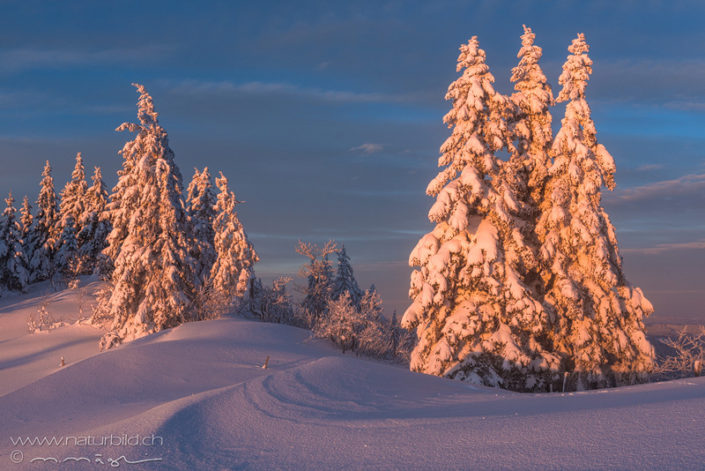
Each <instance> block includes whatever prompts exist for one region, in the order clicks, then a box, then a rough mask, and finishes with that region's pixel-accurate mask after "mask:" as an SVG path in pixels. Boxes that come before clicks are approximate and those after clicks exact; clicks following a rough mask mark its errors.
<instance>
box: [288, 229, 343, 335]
mask: <svg viewBox="0 0 705 471" xmlns="http://www.w3.org/2000/svg"><path fill="white" fill-rule="evenodd" d="M336 249H337V247H336V243H335V242H333V241H332V240H330V241H328V242H326V244H325V245H324V246H323V247H319V246H317V245H316V244H311V243H307V242H302V241H299V244H298V246H297V247H296V252H297V253H299V254H301V255H303V256H304V257H307V258H308V259H309V260H310V263H309V264H308V265H305V266H304V267H303V268H302V269H301V275H303V276H305V277H306V287H305V288H304V291H303V292H304V299H303V301H302V302H301V307H302V308H303V309H304V311H305V314H306V316H307V317H308V324H309V325H308V326H306V327H309V328H311V327H314V326H315V325H316V323H317V322H318V321H319V320H320V319H322V318H325V317H326V316H327V314H328V303H329V302H330V300H331V293H332V291H333V266H332V264H331V261H330V259H329V256H330V255H331V254H332V253H335V252H336Z"/></svg>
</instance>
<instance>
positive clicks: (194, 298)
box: [93, 84, 258, 349]
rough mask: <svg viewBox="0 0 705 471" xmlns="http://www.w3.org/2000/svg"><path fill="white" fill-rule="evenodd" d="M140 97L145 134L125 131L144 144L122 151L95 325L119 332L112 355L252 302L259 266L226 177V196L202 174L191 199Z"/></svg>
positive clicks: (112, 338)
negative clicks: (249, 292) (126, 344)
mask: <svg viewBox="0 0 705 471" xmlns="http://www.w3.org/2000/svg"><path fill="white" fill-rule="evenodd" d="M135 87H136V88H137V91H138V93H139V94H140V97H139V100H138V103H137V108H138V112H137V117H138V119H139V124H136V123H124V124H122V125H121V126H120V127H118V128H117V130H118V131H129V132H133V133H136V134H137V135H136V137H135V138H134V139H133V140H131V141H129V142H127V143H126V144H125V146H124V147H123V149H122V150H121V151H120V154H121V155H122V158H123V164H122V169H121V170H120V171H119V172H118V182H117V184H116V185H115V188H113V191H112V194H111V195H110V202H109V204H108V206H107V209H106V212H107V213H108V215H109V220H110V222H111V224H112V230H111V232H110V234H109V235H108V237H107V247H106V248H105V250H104V254H105V256H106V258H107V262H106V265H109V266H108V267H107V268H106V269H105V272H106V276H107V280H108V283H107V286H106V287H105V288H104V289H103V290H101V292H100V293H99V295H98V304H97V306H96V309H95V312H94V315H93V321H94V322H96V323H100V324H107V325H108V326H109V332H108V333H107V334H106V335H105V336H103V338H102V339H101V343H100V346H101V348H102V349H106V348H110V347H112V346H114V345H117V344H119V343H121V342H123V341H127V340H132V339H135V338H138V337H141V336H144V335H147V334H150V333H153V332H157V331H160V330H162V329H165V328H169V327H174V326H176V325H179V324H181V323H183V322H186V321H192V320H199V319H203V318H205V317H210V316H212V314H213V313H214V312H217V311H219V310H223V309H228V308H229V307H230V306H231V305H232V304H233V303H234V302H235V301H236V300H237V299H240V298H242V297H243V295H244V293H245V290H246V288H247V285H248V281H249V279H250V277H251V276H252V273H253V265H254V264H255V263H256V262H257V261H258V257H257V254H256V253H255V250H254V248H253V246H252V244H251V243H250V242H249V241H248V239H247V235H246V234H245V231H244V229H243V227H242V224H241V223H240V221H239V219H238V216H237V212H236V210H235V209H236V205H237V204H238V201H237V198H236V197H235V194H234V193H233V192H232V191H231V190H230V189H229V187H228V180H227V179H226V178H225V177H224V176H223V175H222V173H221V175H220V177H219V178H216V186H217V188H218V190H219V192H218V194H217V195H216V194H215V190H214V188H213V184H212V180H211V176H210V174H209V172H208V169H207V168H205V169H203V170H202V171H198V170H196V173H195V175H194V177H193V179H192V181H191V183H190V184H189V186H188V188H187V191H186V195H185V197H184V194H183V190H182V188H183V184H182V177H181V173H180V171H179V168H178V166H177V165H176V163H175V161H174V153H173V151H172V150H171V148H170V147H169V139H168V135H167V132H166V131H165V130H164V128H162V127H161V126H160V125H159V121H158V114H157V112H156V111H155V109H154V103H153V101H152V97H151V96H150V95H149V94H148V93H147V91H146V90H145V88H144V87H143V86H142V85H138V84H135Z"/></svg>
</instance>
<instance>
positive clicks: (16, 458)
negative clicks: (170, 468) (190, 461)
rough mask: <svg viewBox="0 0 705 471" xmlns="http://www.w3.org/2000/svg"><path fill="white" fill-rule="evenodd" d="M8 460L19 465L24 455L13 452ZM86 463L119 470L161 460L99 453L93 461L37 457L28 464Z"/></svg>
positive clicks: (83, 458)
mask: <svg viewBox="0 0 705 471" xmlns="http://www.w3.org/2000/svg"><path fill="white" fill-rule="evenodd" d="M10 460H11V461H12V462H13V463H15V464H19V463H21V462H22V461H24V455H23V454H22V452H21V451H20V450H15V451H13V452H12V453H11V454H10ZM71 461H73V462H86V463H95V464H103V465H105V464H108V465H110V467H112V468H119V467H120V465H121V464H123V463H124V464H142V463H151V462H155V461H162V458H145V459H141V460H129V459H127V457H125V455H122V456H120V457H118V458H110V457H106V458H103V455H102V454H100V453H96V454H95V455H94V456H93V459H91V458H88V457H87V456H67V457H66V458H63V459H59V458H56V457H54V456H37V457H34V458H32V459H31V460H29V462H30V463H35V462H42V463H68V462H71Z"/></svg>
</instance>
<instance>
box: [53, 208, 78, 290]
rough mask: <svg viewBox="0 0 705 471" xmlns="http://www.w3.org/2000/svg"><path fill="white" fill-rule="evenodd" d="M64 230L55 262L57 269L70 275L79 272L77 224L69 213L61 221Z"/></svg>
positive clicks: (72, 275) (57, 248)
mask: <svg viewBox="0 0 705 471" xmlns="http://www.w3.org/2000/svg"><path fill="white" fill-rule="evenodd" d="M61 226H62V230H61V236H59V240H58V244H57V246H56V254H55V255H54V264H55V266H56V269H57V270H58V271H59V272H60V273H62V274H64V275H66V276H70V277H75V275H77V274H78V257H77V256H78V240H77V239H76V224H75V222H74V219H73V216H72V215H71V214H70V213H69V214H67V215H66V217H65V218H64V220H63V221H62V222H61Z"/></svg>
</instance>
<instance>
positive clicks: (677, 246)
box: [621, 239, 705, 255]
mask: <svg viewBox="0 0 705 471" xmlns="http://www.w3.org/2000/svg"><path fill="white" fill-rule="evenodd" d="M689 249H705V239H703V240H696V241H692V242H679V243H669V244H658V245H655V246H654V247H643V248H633V249H622V250H621V252H622V253H635V254H646V255H655V254H660V253H664V252H670V251H673V250H689Z"/></svg>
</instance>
